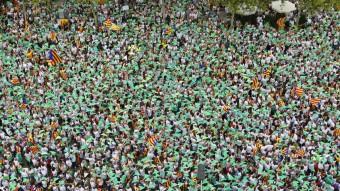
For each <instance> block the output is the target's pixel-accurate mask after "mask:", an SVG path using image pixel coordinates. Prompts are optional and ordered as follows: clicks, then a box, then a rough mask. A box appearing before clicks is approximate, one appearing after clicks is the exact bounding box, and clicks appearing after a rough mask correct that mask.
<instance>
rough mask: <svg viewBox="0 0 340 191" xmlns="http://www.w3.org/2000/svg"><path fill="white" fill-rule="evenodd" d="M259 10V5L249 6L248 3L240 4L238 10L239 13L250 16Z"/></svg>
mask: <svg viewBox="0 0 340 191" xmlns="http://www.w3.org/2000/svg"><path fill="white" fill-rule="evenodd" d="M256 11H257V7H255V6H247V5H246V4H242V5H240V6H239V8H238V10H237V11H236V13H237V14H239V15H244V16H249V15H253V14H255V13H256Z"/></svg>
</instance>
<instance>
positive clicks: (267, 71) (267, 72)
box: [263, 68, 272, 78]
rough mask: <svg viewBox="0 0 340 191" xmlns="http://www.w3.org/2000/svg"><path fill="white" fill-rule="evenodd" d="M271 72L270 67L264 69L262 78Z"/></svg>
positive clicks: (267, 76) (268, 75)
mask: <svg viewBox="0 0 340 191" xmlns="http://www.w3.org/2000/svg"><path fill="white" fill-rule="evenodd" d="M271 72H272V71H271V69H270V68H268V69H266V70H265V71H264V72H263V77H264V78H269V77H270V74H271Z"/></svg>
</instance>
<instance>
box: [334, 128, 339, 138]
mask: <svg viewBox="0 0 340 191" xmlns="http://www.w3.org/2000/svg"><path fill="white" fill-rule="evenodd" d="M333 135H334V136H335V137H339V136H340V128H338V129H335V130H334V131H333Z"/></svg>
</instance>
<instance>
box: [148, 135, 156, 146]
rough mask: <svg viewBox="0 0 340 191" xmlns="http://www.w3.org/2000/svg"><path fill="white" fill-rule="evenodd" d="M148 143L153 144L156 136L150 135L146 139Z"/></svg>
mask: <svg viewBox="0 0 340 191" xmlns="http://www.w3.org/2000/svg"><path fill="white" fill-rule="evenodd" d="M147 141H148V143H149V144H150V145H152V146H155V145H156V143H157V136H155V135H152V136H150V137H149V138H148V139H147Z"/></svg>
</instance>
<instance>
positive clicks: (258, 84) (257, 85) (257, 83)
mask: <svg viewBox="0 0 340 191" xmlns="http://www.w3.org/2000/svg"><path fill="white" fill-rule="evenodd" d="M260 85H261V84H260V82H259V80H258V79H257V78H254V79H253V82H252V84H251V86H252V88H253V89H254V90H256V89H259V88H260Z"/></svg>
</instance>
